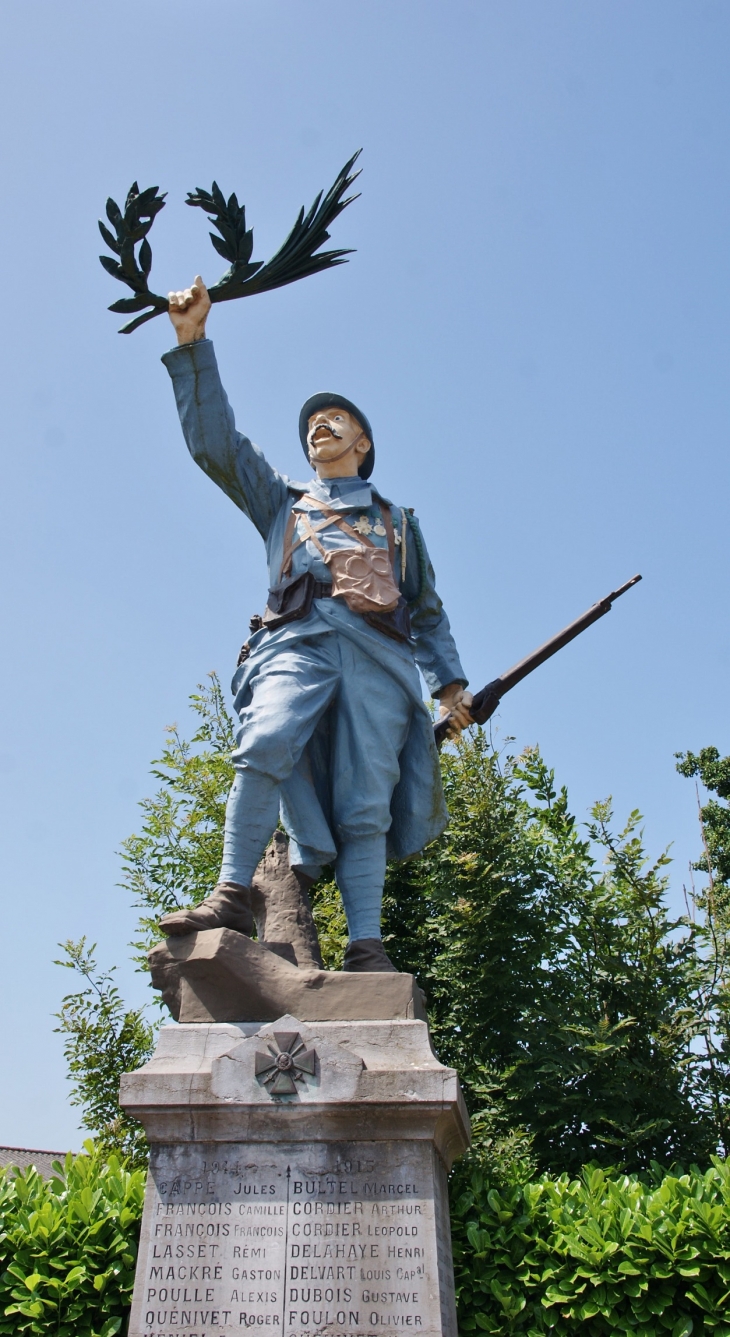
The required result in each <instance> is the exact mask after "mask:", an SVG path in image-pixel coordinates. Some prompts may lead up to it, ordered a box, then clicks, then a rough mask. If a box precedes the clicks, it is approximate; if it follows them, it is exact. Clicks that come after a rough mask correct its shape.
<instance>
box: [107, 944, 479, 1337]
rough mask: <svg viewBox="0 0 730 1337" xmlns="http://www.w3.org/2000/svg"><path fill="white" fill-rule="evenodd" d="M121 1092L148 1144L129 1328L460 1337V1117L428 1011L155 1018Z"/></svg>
mask: <svg viewBox="0 0 730 1337" xmlns="http://www.w3.org/2000/svg"><path fill="white" fill-rule="evenodd" d="M198 936H200V937H202V936H204V935H198ZM209 936H211V937H212V936H214V935H212V934H211V935H209ZM234 936H236V935H234ZM351 978H354V979H355V980H356V979H357V977H351ZM361 978H362V977H361ZM372 978H375V979H376V980H377V981H378V982H379V985H380V986H382V987H387V986H388V984H389V981H390V980H391V979H396V980H400V981H403V980H406V981H408V980H410V978H411V977H409V976H392V977H389V976H383V975H380V976H375V977H372ZM406 987H407V988H410V990H411V995H412V994H413V988H412V982H411V984H409V985H407V986H406ZM121 1103H122V1105H123V1106H124V1107H125V1108H126V1109H127V1110H128V1111H129V1112H130V1113H131V1114H133V1115H134V1116H135V1117H136V1118H138V1119H139V1120H140V1121H141V1123H142V1124H143V1126H144V1128H145V1130H146V1133H147V1136H148V1138H149V1142H150V1148H151V1158H150V1173H149V1179H148V1185H147V1193H146V1198H145V1208H144V1216H143V1220H142V1231H141V1239H140V1248H139V1258H138V1266H137V1278H136V1284H135V1291H134V1301H133V1305H132V1314H131V1320H130V1326H129V1337H173V1334H174V1335H175V1337H232V1334H233V1333H240V1332H241V1331H242V1330H243V1329H245V1328H256V1329H263V1328H266V1329H268V1331H269V1332H270V1333H271V1334H272V1337H274V1334H275V1335H276V1337H315V1334H316V1337H322V1335H323V1334H328V1337H358V1335H360V1337H363V1335H364V1334H368V1335H369V1337H383V1334H388V1337H396V1334H400V1333H402V1332H403V1331H404V1330H405V1329H408V1330H409V1331H410V1332H412V1333H418V1334H422V1335H423V1337H442V1335H448V1337H456V1314H455V1306H454V1287H453V1269H452V1261H451V1244H450V1232H449V1213H448V1201H447V1194H446V1175H447V1172H448V1170H449V1168H450V1166H451V1163H452V1161H453V1159H454V1158H455V1156H457V1155H459V1154H460V1153H461V1152H462V1151H464V1150H465V1148H466V1147H467V1145H468V1142H469V1120H468V1116H467V1113H466V1109H465V1107H464V1103H463V1100H462V1097H461V1093H460V1090H459V1084H458V1079H457V1075H456V1073H455V1072H454V1071H453V1069H450V1068H445V1067H444V1066H443V1065H442V1064H441V1063H439V1062H438V1060H437V1059H436V1058H435V1057H434V1055H433V1052H432V1050H431V1046H430V1043H429V1037H428V1028H427V1025H426V1023H425V1021H422V1020H418V1019H416V1018H414V1017H413V1016H412V1015H411V1017H410V1018H409V1017H408V1016H404V1015H403V1014H402V1012H401V1013H400V1014H399V1015H398V1016H397V1017H396V1018H390V1019H380V1020H377V1019H371V1020H349V1021H348V1020H344V1021H343V1020H338V1021H333V1020H330V1021H326V1020H325V1021H320V1020H316V1021H314V1022H311V1021H310V1022H308V1021H307V1020H305V1019H303V1018H302V1017H301V1016H298V1015H283V1016H279V1017H278V1019H277V1020H275V1021H273V1022H272V1023H269V1024H264V1025H262V1024H261V1023H260V1022H256V1021H251V1022H241V1021H239V1022H237V1023H231V1022H197V1023H194V1024H182V1025H177V1026H166V1027H163V1029H162V1031H161V1033H160V1038H159V1043H158V1046H157V1050H156V1052H155V1055H154V1057H153V1058H152V1059H151V1061H150V1062H149V1063H148V1064H146V1066H145V1067H143V1068H141V1069H140V1070H139V1071H138V1072H134V1073H129V1074H127V1075H126V1076H125V1077H124V1078H123V1079H122V1093H121Z"/></svg>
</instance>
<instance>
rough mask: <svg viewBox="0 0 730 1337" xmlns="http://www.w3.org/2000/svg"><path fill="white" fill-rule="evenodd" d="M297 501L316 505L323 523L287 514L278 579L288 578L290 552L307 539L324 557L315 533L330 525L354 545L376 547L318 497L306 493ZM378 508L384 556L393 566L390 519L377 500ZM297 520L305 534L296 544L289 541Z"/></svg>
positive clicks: (384, 508)
mask: <svg viewBox="0 0 730 1337" xmlns="http://www.w3.org/2000/svg"><path fill="white" fill-rule="evenodd" d="M301 500H302V501H309V502H311V503H312V505H313V506H316V508H317V510H318V511H321V512H322V514H323V515H324V517H325V518H324V520H320V521H319V523H318V524H316V525H313V524H312V522H311V520H310V519H309V516H308V515H307V512H306V511H301V512H298V513H297V512H296V511H294V510H292V511H291V512H290V514H289V519H288V521H287V526H286V530H285V533H284V544H283V554H282V564H281V576H280V577H279V579H280V580H282V579H283V578H284V577H285V576H288V575H289V574H290V572H291V567H292V558H293V556H294V553H295V552H296V550H297V548H299V547H301V546H302V544H303V543H306V542H307V539H311V540H312V542H313V544H314V546H315V547H316V548H317V549H318V551H319V552H320V553H322V555H324V552H325V548H324V545H323V544H322V543H320V541H319V539H318V538H317V534H318V533H319V532H320V530H322V529H329V527H330V525H337V528H338V529H340V530H341V531H342V533H343V534H347V536H348V538H352V539H354V540H355V542H356V543H360V544H362V546H363V547H364V548H376V547H377V544H376V543H373V542H372V541H371V539H369V538H368V537H367V535H365V534H358V532H357V530H356V529H353V528H352V526H351V525H348V523H347V521H346V520H345V519H343V517H342V516H341V515H340V513H339V511H333V510H332V509H331V507H329V506H327V505H326V503H325V502H322V501H320V500H319V498H318V497H310V496H309V495H308V494H306V493H305V494H304V496H303V497H302V498H301ZM378 506H379V508H380V513H381V515H382V517H383V527H384V529H385V534H386V538H387V541H388V555H389V557H390V563H391V566H393V565H394V564H395V534H394V532H393V517H392V515H391V513H390V507H389V506H388V505H387V504H386V502H383V501H381V502H379V503H378ZM297 519H301V521H302V524H303V525H304V528H305V534H304V538H301V539H297V541H296V543H294V542H293V541H292V540H293V539H294V530H295V528H296V523H297ZM402 541H403V540H401V542H402Z"/></svg>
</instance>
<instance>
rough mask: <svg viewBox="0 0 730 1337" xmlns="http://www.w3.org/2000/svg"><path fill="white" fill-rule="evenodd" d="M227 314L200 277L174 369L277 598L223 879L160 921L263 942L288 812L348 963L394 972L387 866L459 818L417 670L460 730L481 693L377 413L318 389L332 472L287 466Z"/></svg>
mask: <svg viewBox="0 0 730 1337" xmlns="http://www.w3.org/2000/svg"><path fill="white" fill-rule="evenodd" d="M210 306H211V301H210V297H209V294H208V292H207V290H206V287H205V284H204V283H203V280H202V279H201V278H200V277H198V278H196V279H195V282H194V283H193V284H192V285H191V287H190V288H187V289H185V290H183V291H181V292H176V293H170V296H169V314H170V318H171V320H172V323H173V325H174V327H175V330H176V332H177V338H178V346H177V347H176V348H173V349H172V350H171V351H170V352H169V353H166V354H165V355H164V357H163V359H162V361H163V362H164V363H165V366H166V367H167V370H168V371H169V373H170V376H171V377H172V383H173V388H174V391H175V398H176V401H177V408H178V413H179V415H180V422H181V424H182V429H183V433H184V436H185V440H186V442H187V445H188V449H189V450H190V453H191V455H192V457H193V459H194V460H195V461H196V463H197V464H199V465H200V467H201V469H203V470H204V471H205V473H207V474H208V475H209V477H210V478H212V479H213V481H214V482H215V483H217V484H218V486H219V487H220V488H222V489H223V491H224V492H225V493H226V494H227V495H228V496H229V497H230V498H231V500H232V501H233V502H235V504H236V506H238V507H239V508H240V510H242V511H243V513H244V515H247V516H248V518H249V519H250V520H251V521H252V522H253V524H254V525H255V526H256V528H257V530H258V531H259V533H260V535H261V537H262V539H263V540H264V542H265V544H266V551H267V557H268V563H269V573H270V581H271V589H270V592H269V597H268V603H267V606H266V610H265V613H264V615H263V620H262V625H261V627H260V629H259V630H257V631H256V632H255V634H254V635H253V636H252V637H251V640H250V642H249V652H248V654H247V657H246V658H245V659H243V662H239V666H238V668H237V669H236V673H235V675H234V678H233V692H234V697H235V710H236V713H237V715H238V719H239V726H238V730H237V734H236V739H237V746H236V750H235V752H234V753H233V763H234V766H235V772H236V774H235V779H234V782H233V786H232V788H231V792H230V796H229V798H228V803H227V807H226V823H225V839H224V848H223V864H222V867H221V872H220V880H219V882H218V884H217V885H216V887H215V888H214V889H213V891H212V892H211V894H210V895H209V896H208V897H207V899H206V900H204V901H203V902H202V903H201V904H200V905H198V906H196V907H191V908H188V909H184V910H180V911H177V912H176V913H175V914H170V915H167V916H166V917H165V918H164V919H163V920H162V921H161V927H162V929H163V931H164V932H165V933H166V934H168V935H180V934H186V933H193V932H195V931H197V930H199V929H211V928H229V929H234V930H237V931H238V932H240V933H245V934H248V935H250V934H251V933H252V930H253V918H252V913H251V896H250V887H251V880H252V877H253V874H254V871H255V869H256V867H257V865H258V863H259V860H260V859H261V857H262V855H263V853H264V850H265V848H266V846H267V844H268V842H269V840H270V838H271V836H272V833H273V831H274V829H275V828H276V825H277V822H278V820H279V817H281V821H282V824H283V826H284V828H285V830H286V832H287V834H288V836H289V857H290V863H291V865H292V868H293V869H294V870H295V871H296V872H297V875H298V876H299V877H300V878H301V879H303V880H304V882H305V885H310V884H311V881H313V880H315V879H316V878H317V877H319V875H320V872H321V870H322V866H323V865H327V864H332V865H334V869H335V876H336V880H337V885H338V887H339V889H340V893H341V895H342V901H343V904H344V908H345V914H346V916H347V927H348V933H349V943H348V946H347V950H346V953H345V961H344V969H345V970H350V971H391V970H394V969H395V967H394V966H393V965H392V963H391V962H390V960H389V959H388V957H387V955H386V952H385V949H384V947H383V944H382V940H381V930H380V919H381V905H382V896H383V883H384V879H385V865H386V857H387V856H388V855H391V856H392V857H394V858H398V859H406V858H409V857H411V856H413V855H415V854H417V853H419V852H420V851H421V850H422V849H423V848H424V846H425V845H427V844H428V843H429V842H430V841H432V840H434V839H435V838H436V837H437V836H438V835H440V833H441V832H442V831H443V829H444V827H445V825H446V822H447V812H446V807H445V803H444V797H443V792H442V788H441V776H440V771H439V764H438V753H437V750H436V746H435V743H434V737H433V727H432V723H431V717H430V715H429V712H428V709H427V707H426V705H425V703H424V701H423V700H422V696H421V689H420V682H419V677H418V668H420V670H421V673H422V674H423V677H424V679H425V681H426V685H427V687H428V688H429V690H430V692H431V694H432V696H433V697H435V698H438V700H439V703H440V711H441V714H442V715H446V714H448V715H449V728H450V731H451V732H452V733H455V732H458V731H459V730H460V729H462V728H464V727H466V726H467V725H469V724H471V723H472V722H473V721H472V716H471V715H470V713H469V706H470V704H471V702H472V697H471V695H470V693H469V692H467V691H466V690H465V689H466V686H467V679H466V677H465V675H464V671H463V669H462V666H461V663H460V660H459V656H458V654H457V651H456V646H455V644H454V640H453V637H452V635H451V631H450V628H449V622H448V619H447V617H446V614H445V612H444V610H443V607H442V604H441V600H440V599H439V597H438V595H437V593H436V589H435V584H434V572H433V568H432V566H431V563H430V561H429V558H428V553H427V551H426V547H425V544H424V541H423V537H422V535H421V530H420V527H419V524H418V521H417V520H416V517H415V516H414V515H413V512H412V511H410V510H404V509H402V508H399V507H396V506H394V505H393V504H392V503H391V502H390V501H388V499H387V498H386V497H384V496H383V495H382V494H381V493H380V492H379V491H377V489H376V488H375V486H374V485H373V483H371V482H370V481H369V480H370V477H371V474H372V472H373V464H374V460H375V446H374V439H373V431H372V428H371V426H370V423H369V421H368V419H367V417H366V416H365V414H364V413H363V412H362V411H361V410H360V409H359V408H358V407H357V406H356V405H355V404H353V403H351V402H350V400H349V399H346V398H345V397H344V396H342V395H337V394H330V393H322V394H316V395H313V396H312V398H311V399H308V400H307V402H306V404H304V406H303V408H302V410H301V413H300V415H299V436H300V440H301V444H302V448H303V450H304V454H305V455H306V456H307V459H308V461H309V464H310V465H311V466H313V467H314V471H315V477H314V478H313V479H312V480H311V481H310V482H308V483H298V482H295V481H293V480H292V479H289V478H287V477H286V476H285V475H283V474H280V473H278V472H277V470H276V469H274V468H273V467H272V466H271V465H270V464H269V463H268V461H267V460H266V459H265V458H264V455H263V454H262V452H261V450H260V449H259V448H258V446H255V445H253V444H252V443H251V441H249V440H248V438H247V437H245V436H242V435H241V434H240V433H239V432H237V431H236V427H235V423H234V418H233V413H232V412H231V408H230V406H229V403H228V400H227V398H226V395H225V391H224V390H223V386H222V385H221V381H220V377H219V374H218V368H217V365H216V359H215V353H214V351H213V344H212V343H211V342H210V340H209V339H207V338H206V334H205V326H206V319H207V316H208V312H209V310H210ZM417 666H418V668H417Z"/></svg>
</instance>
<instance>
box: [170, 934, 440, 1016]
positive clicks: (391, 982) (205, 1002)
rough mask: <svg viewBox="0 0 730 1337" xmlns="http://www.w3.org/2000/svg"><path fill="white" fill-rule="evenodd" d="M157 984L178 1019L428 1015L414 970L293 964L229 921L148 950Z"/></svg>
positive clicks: (263, 942) (266, 944)
mask: <svg viewBox="0 0 730 1337" xmlns="http://www.w3.org/2000/svg"><path fill="white" fill-rule="evenodd" d="M149 963H150V974H151V976H152V984H153V987H154V988H155V989H159V990H160V991H161V993H162V997H163V999H164V1001H165V1003H166V1004H167V1006H168V1007H169V1009H170V1012H171V1013H172V1015H173V1017H174V1018H175V1020H176V1021H182V1022H191V1021H193V1022H196V1021H197V1022H201V1021H258V1022H259V1023H260V1022H263V1021H275V1020H276V1018H277V1017H281V1016H282V1015H283V1014H284V1013H285V1012H289V1013H291V1014H292V1015H293V1016H296V1017H298V1018H299V1020H300V1021H390V1020H396V1019H402V1020H412V1019H420V1020H421V1021H424V1020H425V1018H426V1009H425V1005H424V999H423V994H422V992H421V990H420V989H419V987H418V985H417V984H416V981H415V980H414V978H413V976H412V975H401V974H383V975H377V974H351V973H348V972H346V971H343V970H322V969H320V968H317V967H316V966H314V965H306V966H298V965H292V963H291V962H290V961H288V960H287V959H286V958H285V957H282V956H280V955H279V954H278V953H277V952H275V951H272V950H271V947H270V945H269V943H268V942H265V941H261V942H255V941H254V940H253V939H252V938H246V937H244V935H243V934H242V933H234V932H233V930H232V929H229V928H216V929H205V930H203V931H202V932H200V933H188V934H186V936H185V937H182V938H167V939H166V941H165V942H161V943H158V945H157V946H156V947H153V949H152V951H151V952H150V954H149Z"/></svg>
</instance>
